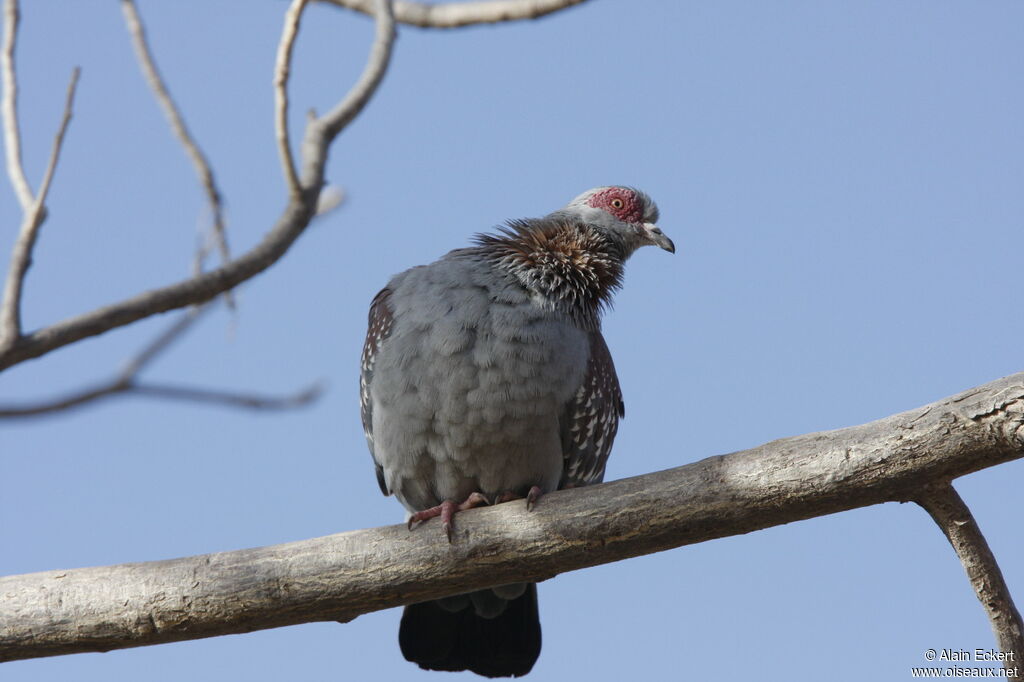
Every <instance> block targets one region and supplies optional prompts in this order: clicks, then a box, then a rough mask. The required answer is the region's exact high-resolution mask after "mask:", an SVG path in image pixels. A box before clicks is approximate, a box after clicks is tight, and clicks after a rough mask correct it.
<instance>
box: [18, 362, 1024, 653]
mask: <svg viewBox="0 0 1024 682" xmlns="http://www.w3.org/2000/svg"><path fill="white" fill-rule="evenodd" d="M1022 456H1024V373H1020V374H1015V375H1012V376H1009V377H1006V378H1004V379H1000V380H998V381H994V382H991V383H989V384H986V385H984V386H980V387H978V388H975V389H972V390H970V391H967V392H965V393H962V394H960V395H957V396H954V397H952V398H947V399H945V400H940V401H938V402H935V403H932V404H931V405H928V406H926V407H923V408H919V409H916V410H911V411H909V412H904V413H901V414H897V415H894V416H892V417H887V418H885V419H880V420H878V421H875V422H871V423H868V424H864V425H862V426H854V427H850V428H845V429H839V430H836V431H827V432H820V433H812V434H807V435H803V436H796V437H793V438H785V439H782V440H777V441H773V442H771V443H767V444H765V445H762V446H760V447H756V448H753V449H751V450H744V451H741V452H735V453H732V454H728V455H721V456H717V457H710V458H708V459H704V460H702V461H699V462H695V463H693V464H688V465H686V466H682V467H678V468H676V469H669V470H666V471H661V472H657V473H653V474H647V475H644V476H637V477H635V478H629V479H624V480H621V481H615V482H612V483H606V484H603V485H598V486H592V487H589V488H578V489H573V490H565V491H560V492H555V493H551V494H549V495H545V496H544V497H543V498H542V499H541V500H540V502H539V503H538V504H537V506H536V508H535V509H534V511H533V512H531V513H527V512H526V510H525V508H524V504H523V502H521V501H517V502H509V503H506V504H500V505H497V506H495V507H490V508H485V509H478V510H474V511H469V512H464V513H462V514H460V515H459V517H458V520H457V523H456V529H455V530H456V532H455V536H454V542H453V543H452V544H449V543H448V542H447V541H445V538H444V536H443V534H442V531H441V528H440V525H439V524H437V523H433V522H430V521H428V522H427V523H425V524H423V525H421V526H420V527H418V528H416V529H415V530H413V531H411V532H410V531H408V530H407V529H406V527H405V526H404V525H397V526H387V527H383V528H373V529H369V530H360V531H351V532H348V533H341V534H338V535H331V536H328V537H323V538H317V539H313V540H304V541H301V542H292V543H288V544H284V545H275V546H271V547H262V548H258V549H247V550H240V551H231V552H221V553H217V554H208V555H203V556H196V557H187V558H182V559H173V560H168V561H155V562H149V563H137V564H123V565H119V566H107V567H96V568H80V569H73V570H59V571H49V572H45V573H34V574H28V575H20V576H11V577H6V578H0V595H2V601H0V603H2V604H3V607H2V612H0V660H14V659H23V658H33V657H41V656H54V655H58V654H68V653H76V652H86V651H107V650H110V649H117V648H124V647H134V646H144V645H147V644H158V643H163V642H173V641H179V640H186V639H197V638H202V637H212V636H216V635H225V634H233V633H242V632H250V631H252V630H260V629H266V628H273V627H280V626H284V625H294V624H298V623H307V622H313V621H331V620H340V621H348V620H351V619H353V618H355V617H356V616H358V615H360V614H363V613H369V612H371V611H377V610H380V609H386V608H391V607H394V606H400V605H403V604H409V603H413V602H418V601H423V600H426V599H431V598H436V597H441V596H444V595H448V594H453V593H458V592H465V591H467V590H472V589H478V588H483V587H486V586H493V585H499V584H505V583H513V582H521V581H535V580H544V579H547V578H551V577H553V576H555V575H557V574H559V573H563V572H565V571H572V570H576V569H580V568H586V567H588V566H595V565H598V564H603V563H608V562H612V561H618V560H621V559H626V558H629V557H634V556H640V555H644V554H650V553H653V552H659V551H663V550H666V549H671V548H673V547H679V546H682V545H687V544H692V543H697V542H704V541H706V540H711V539H713V538H720V537H725V536H730V535H738V534H742V533H749V532H751V531H755V530H759V529H762V528H768V527H770V526H776V525H779V524H783V523H790V522H792V521H799V520H802V519H808V518H812V517H816V516H824V515H826V514H833V513H835V512H840V511H845V510H849V509H855V508H858V507H864V506H867V505H872V504H880V503H882V502H890V501H908V500H916V499H920V498H921V497H922V493H923V492H924V491H926V490H928V486H929V485H934V484H935V483H936V482H942V483H944V482H947V481H949V480H952V479H953V478H956V477H958V476H963V475H965V474H969V473H972V472H974V471H978V470H979V469H983V468H985V467H990V466H994V465H997V464H1001V463H1003V462H1008V461H1011V460H1014V459H1018V458H1020V457H1022Z"/></svg>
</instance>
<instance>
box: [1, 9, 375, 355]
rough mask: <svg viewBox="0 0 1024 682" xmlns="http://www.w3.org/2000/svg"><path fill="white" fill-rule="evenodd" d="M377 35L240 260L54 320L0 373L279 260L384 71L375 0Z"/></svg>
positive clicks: (310, 212) (200, 296)
mask: <svg viewBox="0 0 1024 682" xmlns="http://www.w3.org/2000/svg"><path fill="white" fill-rule="evenodd" d="M376 2H377V5H378V7H379V14H378V16H377V31H376V38H375V40H374V44H373V47H372V48H371V50H370V60H369V62H368V63H367V66H366V69H365V71H364V73H363V75H362V76H361V77H360V79H359V80H358V81H357V83H356V85H355V86H354V87H353V88H352V90H351V91H350V92H349V94H348V95H347V96H346V97H345V98H344V99H343V100H342V102H341V104H339V106H338V107H336V108H335V109H334V110H332V111H331V113H329V114H328V115H326V116H324V117H323V118H321V119H314V120H312V121H310V122H309V124H308V125H307V129H306V136H305V140H304V142H303V156H304V162H305V163H304V169H303V178H302V179H303V187H302V191H301V192H300V193H298V194H294V193H293V194H292V195H291V197H290V199H289V202H288V205H287V207H286V208H285V210H284V213H283V215H281V217H280V218H278V220H277V223H276V224H275V225H274V227H273V229H271V231H270V232H269V233H268V234H267V235H266V237H264V238H263V240H262V241H261V242H260V243H259V244H257V245H256V246H254V247H253V248H252V249H250V250H249V251H248V252H246V253H244V254H242V255H241V256H240V257H239V258H236V259H235V260H233V261H231V262H229V263H225V264H223V265H221V266H220V267H219V268H216V269H214V270H211V271H210V272H206V273H202V274H200V275H197V276H194V277H192V278H190V279H187V280H183V281H180V282H177V283H175V284H171V285H168V286H165V287H161V288H159V289H153V290H151V291H147V292H144V293H141V294H138V295H136V296H133V297H131V298H128V299H126V300H124V301H121V302H119V303H115V304H113V305H109V306H105V307H103V308H99V309H97V310H93V311H91V312H88V313H85V314H82V315H78V316H76V317H72V318H70V319H67V320H64V321H62V322H58V323H56V324H53V325H51V326H49V327H45V328H43V329H40V330H37V331H35V332H32V333H30V334H26V335H24V336H19V337H18V339H17V340H16V342H15V343H13V344H11V345H10V347H8V348H6V349H0V371H2V370H4V369H6V368H8V367H11V366H12V365H15V364H18V363H19V362H24V361H25V360H29V359H32V358H37V357H39V356H41V355H45V354H46V353H49V352H50V351H53V350H56V349H58V348H61V347H62V346H66V345H68V344H71V343H75V342H76V341H81V340H82V339H86V338H89V337H90V336H96V335H98V334H103V333H104V332H108V331H110V330H111V329H116V328H117V327H123V326H124V325H127V324H131V323H132V322H135V321H137V320H141V319H143V318H146V317H150V316H151V315H156V314H158V313H163V312H167V311H168V310H175V309H177V308H184V307H186V306H190V305H197V304H200V303H205V302H206V301H209V300H210V299H211V298H213V297H215V296H218V295H219V294H222V293H224V292H225V291H228V290H230V289H233V288H234V287H236V286H238V285H239V284H241V283H242V282H245V281H246V280H248V279H250V278H252V277H254V276H256V275H258V274H259V273H261V272H263V271H264V270H266V269H267V268H269V267H270V266H271V265H273V264H274V263H276V262H277V261H278V260H280V259H281V257H282V256H284V254H285V253H286V252H287V251H288V249H289V248H291V245H292V244H294V243H295V240H296V239H298V238H299V235H301V234H302V233H303V232H304V231H305V229H306V227H308V226H309V223H310V221H312V220H313V218H314V217H315V216H316V215H317V209H318V202H319V196H320V190H321V188H322V187H323V184H324V183H323V180H324V168H325V166H326V165H327V156H328V151H329V147H330V145H331V143H332V142H333V141H334V139H335V138H336V137H337V136H338V134H340V133H341V131H342V130H343V129H344V127H345V126H347V125H348V123H350V122H351V121H352V120H353V119H354V118H355V117H356V116H357V115H358V114H359V113H360V112H361V111H362V110H363V108H364V107H365V106H366V103H367V102H368V101H369V99H370V97H371V96H372V95H373V93H374V91H375V90H376V87H377V86H378V85H379V83H380V80H381V77H382V76H383V74H384V72H385V71H386V70H387V66H388V61H389V59H390V56H391V45H392V43H393V42H394V20H393V18H392V16H391V3H390V2H389V1H388V0H376Z"/></svg>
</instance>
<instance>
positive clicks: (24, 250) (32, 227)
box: [0, 66, 81, 355]
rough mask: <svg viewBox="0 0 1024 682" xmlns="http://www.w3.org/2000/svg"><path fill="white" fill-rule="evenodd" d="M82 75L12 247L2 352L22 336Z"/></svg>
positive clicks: (0, 318)
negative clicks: (27, 294)
mask: <svg viewBox="0 0 1024 682" xmlns="http://www.w3.org/2000/svg"><path fill="white" fill-rule="evenodd" d="M80 74H81V70H80V69H79V68H78V67H77V66H76V67H75V68H74V69H73V70H72V71H71V80H70V82H69V83H68V89H67V95H66V97H65V99H64V115H63V116H62V117H61V122H60V127H59V128H58V129H57V134H56V135H55V136H54V139H53V147H52V149H51V150H50V159H49V161H47V163H46V170H45V171H44V173H43V180H42V182H41V183H40V185H39V194H38V195H37V196H36V197H34V198H33V199H32V201H31V202H30V203H29V205H28V206H27V207H26V208H25V215H24V217H23V218H22V222H21V229H20V230H19V231H18V238H17V240H16V241H15V242H14V249H12V250H11V266H10V269H9V270H8V271H7V280H6V282H5V283H4V297H3V302H2V303H0V355H3V353H5V352H6V351H8V350H10V349H12V348H13V347H14V346H16V345H17V343H18V341H19V340H20V339H21V298H22V289H23V287H24V284H25V275H26V274H28V269H29V266H30V265H32V250H33V249H34V248H35V245H36V239H37V238H38V237H39V228H40V227H42V225H43V221H44V220H46V197H47V195H48V194H49V192H50V184H51V183H52V182H53V174H54V173H55V172H56V171H57V162H58V161H59V160H60V150H61V148H62V147H63V146H64V135H65V134H66V133H67V131H68V124H69V123H71V108H72V105H73V104H74V101H75V91H76V89H77V87H78V77H79V75H80ZM8 120H11V119H8ZM13 120H16V119H13ZM15 137H17V135H15ZM12 177H13V175H12Z"/></svg>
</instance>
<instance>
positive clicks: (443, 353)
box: [371, 252, 589, 511]
mask: <svg viewBox="0 0 1024 682" xmlns="http://www.w3.org/2000/svg"><path fill="white" fill-rule="evenodd" d="M388 288H390V289H391V290H392V294H391V299H390V302H391V306H392V310H393V314H394V326H393V327H392V330H391V334H390V336H389V337H388V339H387V340H386V341H385V342H384V344H383V345H382V347H381V348H380V351H379V353H378V356H377V359H376V365H375V369H374V380H373V385H372V387H371V399H372V401H373V433H374V448H375V456H376V459H377V461H378V462H379V463H380V464H381V466H382V467H383V469H384V475H385V479H386V482H387V485H388V487H389V488H390V489H391V490H392V491H394V492H395V494H396V496H397V497H398V499H399V500H400V501H401V502H402V504H404V505H405V507H406V508H407V509H409V510H411V511H417V510H420V509H425V508H427V507H430V506H434V505H436V504H439V503H440V502H441V501H443V500H445V499H451V500H455V501H462V500H463V499H465V498H466V497H467V496H468V495H469V494H470V493H471V492H474V491H477V490H479V491H481V492H483V493H484V494H485V495H487V496H488V497H496V496H497V495H500V494H501V493H504V492H507V491H512V492H516V493H518V494H520V495H521V494H523V493H525V491H526V490H527V489H529V487H530V486H532V485H538V486H540V488H541V490H542V491H543V492H548V491H551V490H554V489H555V488H556V487H557V485H558V481H559V478H560V476H561V472H562V455H563V453H562V445H561V438H560V435H559V433H560V432H559V423H558V419H559V415H560V414H561V412H562V409H563V407H564V406H565V404H566V403H567V402H568V401H569V400H570V399H571V397H572V396H573V394H574V393H575V392H576V390H577V388H578V387H579V386H580V384H581V383H582V381H583V376H584V373H585V370H586V363H587V355H588V352H589V351H588V342H587V336H586V334H585V333H584V332H582V331H580V330H579V329H578V328H576V327H575V326H574V325H573V324H572V323H571V322H570V321H569V320H568V319H566V318H565V317H564V316H563V315H561V314H558V313H556V312H555V311H553V310H550V309H547V308H546V307H545V306H544V304H543V302H542V301H540V300H535V299H533V298H531V296H530V294H529V292H527V291H526V290H525V289H524V288H523V287H522V286H521V285H519V284H518V283H516V282H515V281H513V280H511V279H510V278H509V277H508V276H506V275H504V274H503V273H500V272H496V271H495V270H494V269H493V267H492V265H491V264H490V262H488V261H486V260H484V259H482V258H480V257H475V256H470V255H465V254H459V253H458V252H456V254H452V255H449V256H448V257H446V258H444V259H442V260H440V261H437V262H436V263H433V264H431V265H427V266H423V267H418V268H413V269H412V270H408V271H406V272H404V273H402V274H400V275H397V276H396V277H394V278H393V279H392V280H391V282H390V283H389V284H388Z"/></svg>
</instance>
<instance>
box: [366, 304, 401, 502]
mask: <svg viewBox="0 0 1024 682" xmlns="http://www.w3.org/2000/svg"><path fill="white" fill-rule="evenodd" d="M390 298H391V289H387V288H384V289H381V290H380V292H378V293H377V295H376V296H374V297H373V302H372V303H370V315H369V323H368V325H367V328H366V341H365V342H364V343H363V355H362V358H361V359H360V362H359V408H360V412H361V414H362V418H363V433H365V434H366V444H367V445H368V446H369V447H370V455H371V456H373V463H374V466H375V467H376V469H377V483H378V484H380V491H381V492H382V493H384V494H385V495H390V494H391V491H390V490H388V486H387V483H385V481H384V469H383V468H382V467H381V465H380V462H378V461H377V456H376V455H375V454H374V451H373V401H372V400H370V384H371V383H372V382H373V365H374V363H375V362H376V360H377V351H378V350H380V346H381V344H382V343H384V340H385V339H386V338H388V335H389V334H390V333H391V326H392V323H393V322H394V315H393V313H392V310H391V302H390Z"/></svg>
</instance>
